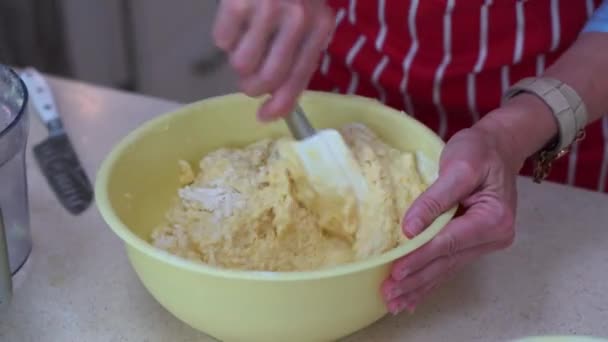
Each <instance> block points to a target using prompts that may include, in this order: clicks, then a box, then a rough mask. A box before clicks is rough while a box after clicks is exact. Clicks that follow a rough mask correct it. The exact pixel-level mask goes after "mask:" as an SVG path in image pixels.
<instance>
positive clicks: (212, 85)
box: [63, 0, 236, 102]
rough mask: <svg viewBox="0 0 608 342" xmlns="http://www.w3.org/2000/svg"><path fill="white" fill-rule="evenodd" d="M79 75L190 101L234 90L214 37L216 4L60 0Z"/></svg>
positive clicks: (195, 0)
mask: <svg viewBox="0 0 608 342" xmlns="http://www.w3.org/2000/svg"><path fill="white" fill-rule="evenodd" d="M63 2H64V7H65V9H64V13H65V15H66V18H65V20H66V24H67V30H68V32H67V36H68V39H69V42H70V47H71V49H70V56H71V60H72V62H73V64H74V65H75V68H74V69H75V72H76V77H77V78H79V79H84V80H86V81H90V82H95V83H101V84H106V85H111V86H122V85H124V84H125V83H128V82H129V80H131V79H132V80H133V81H134V84H135V89H134V90H135V91H137V92H141V93H144V94H148V95H152V96H158V97H164V98H168V99H172V100H176V101H182V102H190V101H195V100H198V99H201V98H205V97H209V96H214V95H220V94H224V93H228V92H232V91H235V90H236V86H235V82H234V80H235V78H234V75H233V72H232V70H231V69H230V68H229V66H228V65H227V64H226V61H225V58H224V57H223V56H222V54H221V53H220V52H219V51H218V50H217V48H216V47H215V46H214V44H213V40H212V38H211V27H212V25H213V20H214V16H215V11H216V7H217V2H216V1H214V0H173V1H166V0H104V1H96V0H63Z"/></svg>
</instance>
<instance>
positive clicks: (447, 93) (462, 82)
mask: <svg viewBox="0 0 608 342" xmlns="http://www.w3.org/2000/svg"><path fill="white" fill-rule="evenodd" d="M328 3H329V4H330V5H331V6H332V8H334V10H335V11H336V30H335V33H334V36H333V40H332V42H331V44H330V46H329V47H328V49H327V51H326V53H325V54H324V55H323V56H322V60H321V64H320V68H319V70H317V72H316V73H315V75H314V77H313V80H312V81H311V83H310V88H311V89H316V90H324V91H334V92H340V93H351V94H352V93H354V94H358V95H363V96H368V97H373V98H377V99H379V100H380V101H382V102H384V103H386V104H388V105H390V106H392V107H394V108H397V109H401V110H404V111H405V112H406V113H408V114H409V115H412V116H414V117H416V118H417V119H418V120H420V121H422V122H423V123H425V124H426V125H427V126H429V127H430V128H432V129H433V130H435V131H436V132H437V133H438V134H440V135H441V136H442V137H443V138H445V139H447V138H449V137H450V136H451V135H453V134H454V133H455V132H457V131H458V130H461V129H463V128H467V127H470V126H471V125H472V124H473V123H475V122H476V121H477V120H479V118H480V117H481V116H483V115H484V114H486V113H487V112H489V111H490V110H492V109H494V108H496V107H497V106H498V105H499V103H500V97H501V94H502V93H503V92H504V91H505V90H506V89H507V88H508V87H509V86H510V85H512V84H513V83H515V82H517V81H518V80H520V79H522V78H524V77H528V76H534V75H541V74H542V73H543V72H544V70H545V68H546V67H547V66H549V65H550V64H551V63H553V62H554V61H555V60H556V58H558V57H559V56H560V54H561V53H563V52H564V50H565V49H567V48H568V46H570V45H571V44H572V42H573V41H574V40H575V39H576V37H577V36H578V34H579V33H580V32H581V30H582V29H583V27H584V26H585V24H586V23H587V21H588V20H589V18H590V17H591V16H592V14H593V13H594V11H595V10H596V9H597V7H598V6H599V5H600V3H601V0H467V1H459V0H441V1H438V0H429V1H423V0H328ZM530 171H531V168H530V165H526V166H525V167H524V170H523V173H524V174H527V175H529V174H530ZM549 180H551V181H555V182H560V183H566V184H570V185H575V186H579V187H584V188H587V189H592V190H598V191H608V184H607V183H608V119H607V118H606V117H605V118H604V119H603V121H602V120H599V121H598V122H596V123H594V124H592V125H590V126H589V127H588V129H587V138H586V139H585V140H583V141H582V142H581V143H580V144H578V145H577V146H574V147H573V149H572V152H571V153H570V154H569V155H568V156H567V157H565V158H562V159H560V160H558V161H557V162H556V164H555V166H554V169H553V171H552V174H551V176H550V177H549Z"/></svg>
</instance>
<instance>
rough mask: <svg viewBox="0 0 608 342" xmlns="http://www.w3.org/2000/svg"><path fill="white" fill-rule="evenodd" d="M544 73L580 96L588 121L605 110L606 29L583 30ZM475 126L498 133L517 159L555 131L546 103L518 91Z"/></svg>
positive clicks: (607, 100)
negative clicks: (597, 30) (518, 93)
mask: <svg viewBox="0 0 608 342" xmlns="http://www.w3.org/2000/svg"><path fill="white" fill-rule="evenodd" d="M544 76H547V77H551V78H555V79H558V80H561V81H562V82H564V83H566V84H568V85H570V86H571V87H572V88H574V89H575V90H576V91H577V93H578V94H579V95H580V96H581V98H582V99H583V101H584V102H585V104H586V107H587V111H588V122H592V121H594V120H597V119H598V118H600V117H601V116H602V115H603V114H605V113H606V112H608V33H600V32H586V33H583V34H581V36H580V37H579V39H578V40H577V41H576V42H575V43H574V44H573V45H572V46H571V47H570V49H568V50H567V51H566V52H565V53H564V54H563V55H562V56H561V57H560V58H559V59H558V60H557V61H556V62H555V63H554V64H553V65H552V66H551V67H550V68H548V69H547V70H546V72H545V74H544ZM477 126H478V127H480V128H483V129H486V130H490V131H493V132H495V133H496V134H499V135H500V139H501V140H502V141H503V142H504V143H505V144H507V146H510V147H511V150H512V153H514V154H515V155H516V156H517V158H518V159H521V161H522V162H523V160H525V159H526V158H527V157H529V156H531V155H533V154H534V153H536V152H537V151H539V150H540V149H542V148H543V147H544V146H545V145H546V144H547V143H548V142H550V141H551V140H552V139H553V138H554V137H555V136H556V135H557V132H558V128H557V122H556V120H555V118H554V117H553V114H552V113H551V111H550V109H549V107H547V106H546V105H545V104H544V103H543V102H542V101H541V100H540V99H538V98H536V97H535V96H533V95H527V94H524V95H519V96H516V97H514V98H513V99H512V100H510V101H509V102H507V103H506V104H505V105H504V106H503V107H501V108H499V109H497V110H495V111H493V112H492V113H490V114H488V115H487V116H486V117H485V118H484V119H483V120H481V121H480V122H479V123H478V125H477Z"/></svg>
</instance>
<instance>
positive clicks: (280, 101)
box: [213, 0, 334, 120]
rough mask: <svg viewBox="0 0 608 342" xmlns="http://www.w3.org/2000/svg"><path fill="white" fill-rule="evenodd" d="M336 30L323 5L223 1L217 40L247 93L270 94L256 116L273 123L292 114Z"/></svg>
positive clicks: (292, 0)
mask: <svg viewBox="0 0 608 342" xmlns="http://www.w3.org/2000/svg"><path fill="white" fill-rule="evenodd" d="M333 27H334V20H333V13H332V11H331V9H330V8H329V7H327V5H326V4H325V1H323V0H222V1H221V4H220V8H219V11H218V13H217V17H216V21H215V25H214V29H213V37H214V40H215V43H216V44H217V46H218V47H219V48H221V49H222V50H224V51H226V52H227V53H228V55H229V57H230V63H231V64H232V66H233V68H234V69H235V70H236V71H237V72H238V74H239V83H240V84H239V85H240V88H241V89H242V91H243V92H244V93H246V94H247V95H249V96H261V95H265V94H271V97H270V99H269V100H267V101H266V102H265V103H264V104H263V105H262V107H261V108H260V110H259V112H258V117H259V118H260V119H261V120H271V119H275V118H277V117H279V116H282V115H284V114H286V113H288V112H289V111H291V110H292V108H293V107H294V105H295V101H296V99H297V97H298V96H299V95H300V93H301V92H302V91H303V90H304V89H305V88H306V86H307V85H308V82H309V80H310V78H311V76H312V74H313V72H314V71H315V69H316V67H317V64H318V59H319V56H320V54H321V51H322V50H323V49H324V48H325V47H326V46H327V43H328V42H329V39H330V35H331V32H332V30H333Z"/></svg>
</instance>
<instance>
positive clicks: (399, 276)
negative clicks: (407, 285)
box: [395, 267, 410, 281]
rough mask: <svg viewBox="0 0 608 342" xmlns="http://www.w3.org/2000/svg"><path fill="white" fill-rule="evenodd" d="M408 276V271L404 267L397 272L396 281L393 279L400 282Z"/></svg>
mask: <svg viewBox="0 0 608 342" xmlns="http://www.w3.org/2000/svg"><path fill="white" fill-rule="evenodd" d="M409 274H410V270H409V269H407V268H405V267H404V268H402V269H400V270H398V271H397V279H395V280H398V281H401V280H403V279H405V277H407V276H408V275H409Z"/></svg>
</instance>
